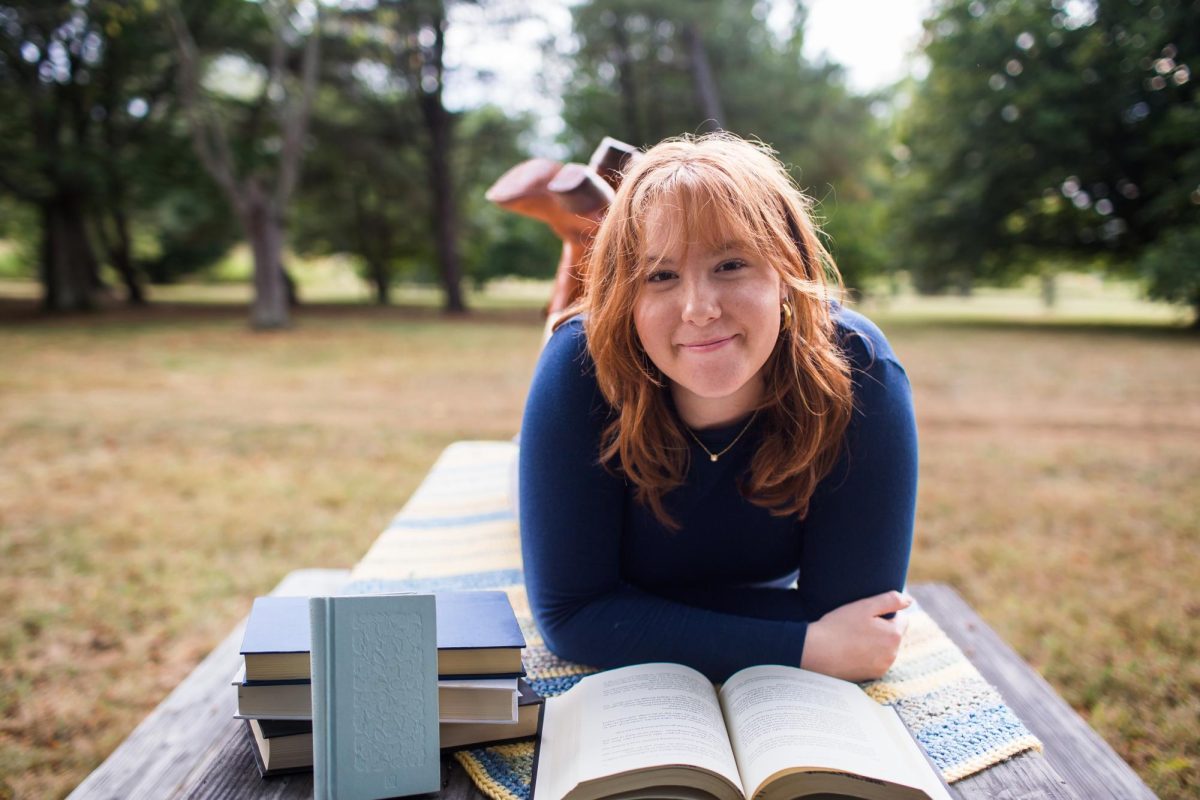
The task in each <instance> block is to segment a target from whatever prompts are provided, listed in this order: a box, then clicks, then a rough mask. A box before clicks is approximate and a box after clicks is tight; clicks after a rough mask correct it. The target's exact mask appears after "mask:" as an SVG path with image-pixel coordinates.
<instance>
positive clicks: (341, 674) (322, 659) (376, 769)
mask: <svg viewBox="0 0 1200 800" xmlns="http://www.w3.org/2000/svg"><path fill="white" fill-rule="evenodd" d="M309 616H310V619H311V625H312V701H313V702H312V704H313V773H314V774H313V784H314V790H315V794H316V797H317V798H318V800H321V798H338V799H339V800H375V799H376V798H383V797H396V796H400V795H409V794H418V793H421V792H436V791H437V790H438V789H439V788H441V769H440V763H439V749H438V695H437V617H436V614H435V610H434V598H433V595H417V594H407V595H371V596H361V597H314V598H311V599H310V600H309Z"/></svg>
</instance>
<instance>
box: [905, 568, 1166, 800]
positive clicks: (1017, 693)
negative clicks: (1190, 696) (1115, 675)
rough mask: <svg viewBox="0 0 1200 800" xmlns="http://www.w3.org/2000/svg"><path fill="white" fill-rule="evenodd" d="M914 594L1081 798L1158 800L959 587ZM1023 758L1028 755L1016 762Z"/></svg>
mask: <svg viewBox="0 0 1200 800" xmlns="http://www.w3.org/2000/svg"><path fill="white" fill-rule="evenodd" d="M910 591H911V593H912V595H913V596H914V597H916V599H917V602H918V603H920V604H921V607H922V608H924V609H925V610H926V611H927V612H928V613H929V615H930V616H931V617H933V619H934V620H936V621H937V623H938V624H939V625H940V626H941V627H942V630H944V631H945V632H946V634H947V635H948V636H949V637H950V638H951V639H952V640H953V641H954V643H955V644H957V645H958V646H959V648H960V649H961V650H962V651H963V653H965V654H966V656H967V658H968V659H970V661H971V663H972V664H974V665H975V667H976V668H977V669H978V670H979V671H980V673H981V674H982V675H983V677H984V678H986V679H987V680H988V681H989V682H990V683H992V684H993V685H994V686H996V688H998V689H999V690H1000V694H1001V695H1002V696H1003V697H1004V699H1005V701H1006V702H1007V703H1008V704H1009V706H1010V707H1011V708H1012V709H1013V711H1015V712H1016V714H1017V716H1018V717H1020V719H1021V721H1022V722H1024V723H1025V725H1026V727H1028V728H1029V729H1030V730H1031V731H1033V733H1034V734H1035V735H1036V736H1037V737H1038V738H1040V739H1041V740H1042V742H1043V744H1045V746H1046V752H1045V756H1044V759H1045V761H1046V762H1047V763H1049V765H1050V766H1051V767H1053V769H1054V771H1055V772H1057V773H1058V774H1059V775H1061V776H1062V778H1063V779H1064V780H1066V782H1067V785H1068V786H1070V787H1071V788H1072V789H1073V790H1074V791H1075V792H1076V793H1078V795H1079V796H1081V797H1085V798H1088V800H1093V799H1095V800H1100V799H1101V798H1114V800H1117V799H1120V800H1136V799H1138V798H1153V797H1154V796H1155V795H1154V793H1153V792H1151V791H1150V789H1149V787H1147V786H1146V784H1144V783H1143V782H1142V780H1141V779H1140V778H1138V776H1137V773H1135V772H1134V771H1133V770H1132V769H1131V768H1130V767H1129V765H1128V764H1126V763H1125V762H1124V761H1122V760H1121V757H1120V756H1118V755H1117V754H1116V753H1115V752H1114V751H1113V749H1112V748H1111V747H1109V746H1108V743H1107V742H1105V741H1104V740H1103V739H1101V738H1100V736H1099V735H1098V734H1097V733H1096V732H1095V731H1093V730H1092V729H1091V727H1089V726H1088V724H1087V722H1085V721H1084V720H1083V719H1082V718H1081V717H1080V716H1079V715H1078V714H1076V713H1075V710H1074V709H1072V708H1071V707H1070V706H1069V705H1068V704H1067V703H1066V701H1064V700H1063V699H1062V698H1061V697H1059V696H1058V694H1057V693H1056V692H1055V691H1054V689H1053V687H1051V686H1050V684H1048V683H1046V681H1045V679H1043V678H1042V676H1041V675H1039V674H1038V673H1037V672H1036V671H1035V670H1034V669H1033V668H1032V667H1030V666H1029V665H1028V664H1026V663H1025V661H1024V660H1022V659H1021V657H1020V656H1019V655H1017V653H1016V652H1015V651H1014V650H1013V649H1012V648H1011V647H1009V646H1008V645H1007V644H1006V643H1005V642H1004V640H1003V639H1001V638H1000V636H999V635H998V634H997V633H996V632H995V631H993V630H992V629H991V628H990V627H989V626H988V625H987V623H985V622H984V621H983V620H982V619H981V618H980V617H979V615H978V614H976V613H975V611H974V610H973V609H972V608H971V607H970V606H969V605H967V603H966V601H965V600H963V599H962V597H960V596H959V595H958V593H957V592H955V591H954V589H952V588H951V587H949V586H946V585H944V584H924V585H919V586H913V587H911V588H910ZM1022 758H1025V756H1022V757H1020V758H1017V759H1013V761H1012V762H1010V763H1015V762H1018V761H1020V760H1021V759H1022ZM993 772H996V770H995V769H991V770H987V771H986V772H984V773H982V774H981V775H980V776H978V777H979V778H986V779H988V780H990V776H991V773H993ZM967 780H968V781H970V780H975V779H974V778H969V779H967ZM966 783H967V781H960V782H959V783H957V784H955V788H959V789H960V791H961V790H964V789H966V788H967V787H966V786H965V784H966ZM972 788H973V787H972ZM964 796H965V795H964ZM982 796H989V797H1009V796H1010V795H1007V794H1003V795H997V794H990V795H982Z"/></svg>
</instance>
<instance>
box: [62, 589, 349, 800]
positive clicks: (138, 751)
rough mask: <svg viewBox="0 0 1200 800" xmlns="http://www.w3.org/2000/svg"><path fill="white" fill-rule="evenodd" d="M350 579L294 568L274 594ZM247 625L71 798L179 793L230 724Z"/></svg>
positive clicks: (117, 799) (314, 591)
mask: <svg viewBox="0 0 1200 800" xmlns="http://www.w3.org/2000/svg"><path fill="white" fill-rule="evenodd" d="M348 576H349V572H348V571H347V570H326V569H321V570H297V571H296V572H292V573H291V574H289V575H288V576H287V577H286V578H285V579H284V580H283V582H281V583H280V584H279V586H278V587H277V588H276V590H275V594H291V595H308V594H322V593H324V592H330V591H333V590H335V589H336V588H337V587H338V586H340V585H342V584H344V583H345V582H346V579H347V577H348ZM245 624H246V621H245V620H244V619H243V620H242V621H241V623H239V624H238V626H237V627H236V628H234V630H233V632H232V633H230V634H229V636H227V637H225V640H224V641H222V642H221V643H220V644H219V645H217V647H216V649H215V650H213V651H212V652H211V653H209V654H208V656H207V657H206V658H205V659H204V660H203V661H202V662H200V664H199V666H197V667H196V669H194V670H193V671H192V673H191V674H190V675H188V677H187V678H186V679H185V680H184V681H183V683H181V684H179V686H177V687H176V688H175V691H173V692H171V694H169V695H168V696H167V698H166V699H165V700H163V701H162V702H161V703H159V705H158V707H157V708H155V709H154V711H152V712H151V713H150V715H149V716H148V717H146V719H144V720H143V721H142V723H141V724H140V725H138V727H137V728H135V729H134V731H133V733H131V734H130V735H129V738H128V739H126V740H125V741H124V742H122V743H121V745H120V746H119V747H118V748H117V749H116V750H114V751H113V753H112V755H110V756H109V757H108V759H107V760H105V762H104V763H103V764H101V765H100V766H99V767H98V768H97V769H96V771H95V772H93V773H92V774H91V775H89V776H88V777H87V778H85V779H84V781H83V783H81V784H79V786H77V787H76V788H75V791H73V792H72V793H71V795H70V798H71V800H93V799H94V798H113V800H127V798H131V797H173V796H175V795H176V794H178V793H179V792H180V790H181V789H182V788H183V787H184V786H185V785H186V783H187V778H188V775H189V774H191V773H192V772H193V770H195V769H196V766H197V763H198V762H205V761H207V759H208V756H209V755H210V753H211V751H212V750H213V748H215V747H219V746H220V745H222V744H224V741H223V739H222V738H221V737H222V732H223V731H224V730H225V729H226V728H227V727H228V725H229V722H230V717H231V715H232V714H233V711H234V708H233V707H234V704H235V702H236V698H235V695H234V694H233V689H232V688H231V687H230V686H229V681H230V679H231V678H232V677H233V674H234V672H236V670H237V668H238V664H239V661H240V656H239V654H238V649H239V648H240V647H241V644H242V631H243V629H244V628H245ZM247 755H248V754H247ZM251 769H252V770H253V767H251ZM255 775H257V772H256V773H255Z"/></svg>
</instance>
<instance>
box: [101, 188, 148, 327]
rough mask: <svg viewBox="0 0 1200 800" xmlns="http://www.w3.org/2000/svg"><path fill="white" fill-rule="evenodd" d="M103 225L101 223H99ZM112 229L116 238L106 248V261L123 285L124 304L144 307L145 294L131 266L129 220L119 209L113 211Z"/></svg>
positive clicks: (131, 250)
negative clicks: (119, 277)
mask: <svg viewBox="0 0 1200 800" xmlns="http://www.w3.org/2000/svg"><path fill="white" fill-rule="evenodd" d="M99 224H100V225H103V224H104V223H103V221H101V222H100V223H99ZM113 228H114V229H115V231H116V234H117V238H116V240H115V241H113V242H111V243H110V244H109V247H108V260H109V262H110V263H111V264H112V267H113V269H115V270H116V271H117V274H118V275H120V276H121V282H122V283H123V284H125V302H126V303H128V304H129V305H131V306H144V305H146V293H145V292H144V291H143V290H142V282H141V281H140V280H139V279H138V274H137V269H135V268H134V266H133V246H132V244H131V241H130V236H129V219H128V218H127V217H126V216H125V212H124V211H122V210H120V209H119V208H118V209H116V210H114V211H113Z"/></svg>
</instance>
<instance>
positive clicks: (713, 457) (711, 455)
mask: <svg viewBox="0 0 1200 800" xmlns="http://www.w3.org/2000/svg"><path fill="white" fill-rule="evenodd" d="M757 416H758V410H757V409H755V411H754V413H753V414H751V415H750V419H749V420H748V421H747V422H746V425H745V427H744V428H742V431H741V433H739V434H738V435H737V436H735V437H733V441H732V442H730V443H729V444H727V445H726V446H725V449H724V450H722V451H721V452H719V453H714V452H713V451H712V450H709V449H708V448H707V447H705V446H704V442H702V441H700V437H699V436H697V435H696V432H695V431H693V430H692V429H691V428H689V427H688V426H687V425H684V426H683V429H684V430H685V431H687V432H688V435H689V436H691V437H692V439H694V440H695V442H696V444H698V445H700V449H701V450H703V451H704V452H706V453H708V460H709V461H711V462H713V463H714V464H715V463H716V462H717V460H718V459H719V458H720V457H721V456H723V455H725V454H726V453H728V452H729V451H730V450H732V449H733V446H734V445H735V444H737V443H738V441H739V440H740V439H741V438H742V437H743V436H745V435H746V431H748V430H750V426H751V425H753V424H754V418H755V417H757Z"/></svg>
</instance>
